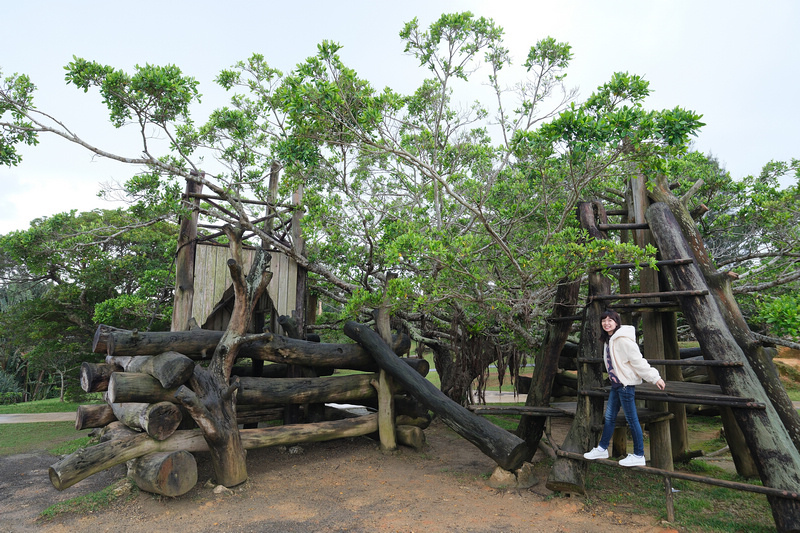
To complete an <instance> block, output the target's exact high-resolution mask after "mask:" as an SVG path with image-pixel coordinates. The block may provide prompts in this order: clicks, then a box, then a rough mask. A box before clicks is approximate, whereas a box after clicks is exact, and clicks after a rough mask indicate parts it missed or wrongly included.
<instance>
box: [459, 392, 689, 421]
mask: <svg viewBox="0 0 800 533" xmlns="http://www.w3.org/2000/svg"><path fill="white" fill-rule="evenodd" d="M637 392H638V391H637ZM576 408H577V402H555V403H551V404H550V407H529V406H526V405H471V406H469V410H470V411H472V412H474V413H475V414H477V415H528V416H547V417H568V418H573V417H574V416H575V410H576ZM636 411H637V413H638V415H639V422H641V423H642V424H651V423H655V422H663V421H665V420H670V419H671V418H673V416H674V415H673V414H672V413H666V412H660V411H653V410H651V409H647V408H644V407H638V408H637V409H636ZM627 425H628V421H627V420H626V419H625V414H624V413H623V412H622V410H620V412H619V414H618V415H617V427H625V426H627ZM592 429H593V430H595V431H597V430H598V429H600V430H602V429H603V427H602V424H601V425H600V426H599V427H598V428H594V427H593V428H592Z"/></svg>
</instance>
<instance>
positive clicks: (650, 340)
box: [629, 176, 675, 471]
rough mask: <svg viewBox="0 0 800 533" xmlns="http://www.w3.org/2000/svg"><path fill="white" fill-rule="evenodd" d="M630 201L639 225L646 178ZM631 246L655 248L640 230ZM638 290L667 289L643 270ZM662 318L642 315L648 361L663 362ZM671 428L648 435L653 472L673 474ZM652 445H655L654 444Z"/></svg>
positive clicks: (663, 407) (660, 407) (658, 406)
mask: <svg viewBox="0 0 800 533" xmlns="http://www.w3.org/2000/svg"><path fill="white" fill-rule="evenodd" d="M630 188H631V198H632V200H633V202H632V204H633V205H632V206H629V207H631V208H632V211H633V219H634V221H635V222H636V223H638V224H642V223H646V221H645V211H646V210H647V207H648V206H649V205H650V200H649V199H648V198H647V188H646V186H645V178H644V177H643V176H637V177H635V178H633V179H631V180H630ZM634 235H635V239H634V242H635V243H636V245H637V246H639V247H640V248H642V249H645V248H646V247H647V246H648V245H654V244H655V241H654V240H653V235H652V233H651V232H650V230H649V229H643V230H640V231H635V232H634ZM639 288H640V290H641V291H642V292H644V293H648V292H649V293H658V292H660V291H662V290H664V289H666V287H661V284H660V280H659V277H658V272H657V271H656V270H654V269H652V268H649V267H644V268H642V270H641V271H640V272H639ZM659 300H660V298H659V297H653V298H643V299H642V302H643V303H655V302H658V301H659ZM662 325H663V324H662V322H661V316H660V314H657V313H644V314H643V315H642V333H643V335H644V346H643V352H642V353H644V354H647V359H648V360H651V359H652V360H663V359H666V355H665V352H664V349H665V344H664V331H663V328H662ZM650 364H651V365H652V366H653V367H655V368H656V370H658V372H659V374H660V376H661V377H662V378H666V372H665V369H664V367H663V366H661V365H656V364H654V363H653V362H652V361H651V362H650ZM647 406H648V407H649V408H650V409H652V410H654V411H663V412H666V411H667V410H668V406H667V404H666V403H664V402H661V401H649V402H647ZM669 431H670V427H669V425H668V424H657V425H656V426H655V427H654V430H653V431H651V433H650V444H651V446H650V462H651V464H652V465H653V466H654V467H656V468H661V469H663V470H670V471H671V470H674V469H675V467H674V464H673V462H672V451H671V449H670V448H671V446H672V438H671V437H670V434H669ZM654 441H655V442H654Z"/></svg>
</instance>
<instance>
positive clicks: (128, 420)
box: [111, 402, 183, 440]
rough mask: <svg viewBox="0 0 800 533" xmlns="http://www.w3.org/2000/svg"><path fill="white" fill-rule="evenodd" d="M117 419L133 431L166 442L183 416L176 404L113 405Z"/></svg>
mask: <svg viewBox="0 0 800 533" xmlns="http://www.w3.org/2000/svg"><path fill="white" fill-rule="evenodd" d="M111 409H112V411H113V412H114V416H116V417H117V419H118V420H119V421H120V422H122V423H123V424H125V425H126V426H128V427H129V428H132V429H140V430H142V431H144V432H145V433H147V434H148V435H150V436H151V437H153V438H154V439H156V440H164V439H166V438H168V437H169V436H170V435H172V434H173V433H175V431H176V430H177V429H178V426H179V425H180V423H181V419H182V418H183V415H182V414H181V410H180V408H179V407H178V406H177V405H175V404H174V403H170V402H158V403H154V404H148V403H112V404H111Z"/></svg>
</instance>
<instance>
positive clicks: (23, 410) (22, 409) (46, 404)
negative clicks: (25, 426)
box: [0, 398, 81, 415]
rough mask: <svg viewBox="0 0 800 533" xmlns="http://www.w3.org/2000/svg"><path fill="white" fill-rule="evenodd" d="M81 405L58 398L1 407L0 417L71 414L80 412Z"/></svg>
mask: <svg viewBox="0 0 800 533" xmlns="http://www.w3.org/2000/svg"><path fill="white" fill-rule="evenodd" d="M79 405H81V404H78V403H73V402H62V401H60V400H59V399H58V398H50V399H49V400H38V401H35V402H23V403H13V404H10V405H0V415H8V414H36V413H71V412H75V411H77V410H78V406H79Z"/></svg>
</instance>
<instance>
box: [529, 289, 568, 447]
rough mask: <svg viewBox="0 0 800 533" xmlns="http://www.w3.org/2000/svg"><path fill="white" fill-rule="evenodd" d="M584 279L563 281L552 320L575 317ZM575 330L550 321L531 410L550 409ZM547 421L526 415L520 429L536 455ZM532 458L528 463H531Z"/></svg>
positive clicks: (536, 359) (565, 323)
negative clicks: (566, 349)
mask: <svg viewBox="0 0 800 533" xmlns="http://www.w3.org/2000/svg"><path fill="white" fill-rule="evenodd" d="M580 287H581V282H580V279H578V280H576V281H572V282H569V281H567V280H561V282H560V283H559V285H558V288H557V289H556V296H555V301H554V304H553V312H552V314H551V315H550V317H551V318H559V317H564V316H567V315H569V314H571V313H572V311H573V309H574V306H575V304H576V303H577V302H578V293H579V291H580ZM571 329H572V321H570V320H559V321H554V322H553V321H548V322H547V328H546V329H545V335H544V341H543V342H542V347H541V348H540V349H539V351H538V352H536V355H535V357H534V367H533V368H534V371H533V378H532V379H531V383H530V385H529V387H528V389H527V390H526V391H525V392H526V393H527V397H526V399H525V405H526V406H528V407H547V406H548V405H550V397H551V396H552V395H553V382H554V380H555V377H556V374H557V373H558V369H559V362H560V355H561V353H562V351H563V349H564V345H565V344H566V342H567V336H568V335H569V332H570V330H571ZM546 421H547V419H545V418H542V417H530V416H525V415H523V416H522V418H520V421H519V426H518V427H517V435H519V436H520V437H521V438H522V439H524V440H525V442H526V443H527V445H528V450H530V452H531V453H532V454H533V453H535V452H536V449H537V448H538V447H539V441H540V440H541V438H542V435H543V434H544V427H545V423H546ZM531 458H532V456H531V457H528V458H527V460H528V461H530V459H531Z"/></svg>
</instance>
